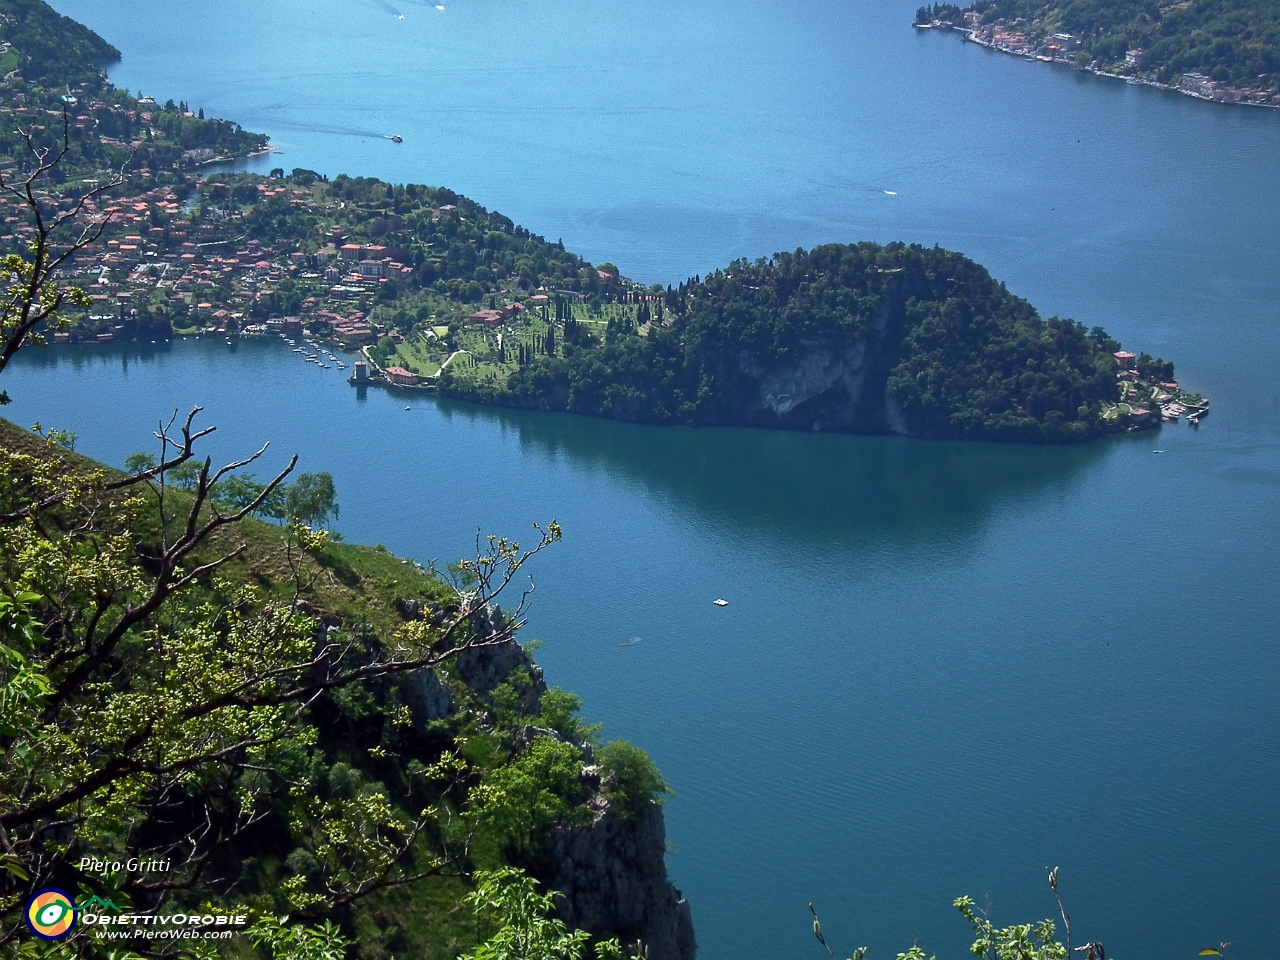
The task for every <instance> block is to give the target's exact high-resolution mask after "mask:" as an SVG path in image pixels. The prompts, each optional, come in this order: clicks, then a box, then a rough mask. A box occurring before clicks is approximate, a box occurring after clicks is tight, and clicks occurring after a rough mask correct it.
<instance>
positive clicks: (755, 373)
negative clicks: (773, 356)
mask: <svg viewBox="0 0 1280 960" xmlns="http://www.w3.org/2000/svg"><path fill="white" fill-rule="evenodd" d="M900 312H901V301H900V299H898V298H894V299H892V300H890V301H887V302H886V303H885V305H884V307H883V308H881V310H880V312H879V314H877V316H876V317H875V319H874V320H873V321H872V323H871V324H870V328H869V329H868V331H867V333H866V334H865V335H864V336H861V337H858V338H856V339H850V338H848V337H843V338H841V337H824V338H814V339H809V340H805V341H803V342H802V343H801V345H800V349H799V350H797V351H796V352H795V353H796V355H795V358H794V359H792V360H789V361H787V362H785V363H780V364H779V363H775V364H770V365H767V366H766V365H764V364H762V363H760V362H759V361H758V360H757V359H756V358H755V357H753V356H752V355H751V354H749V353H746V352H741V353H739V354H738V356H737V357H736V364H735V365H736V371H735V372H736V373H737V374H738V375H739V377H738V378H737V379H740V380H741V379H745V380H746V382H747V383H748V384H749V388H748V390H749V393H748V395H747V396H746V397H744V398H742V399H743V401H744V406H745V410H743V411H741V412H740V413H739V416H744V415H745V418H746V419H747V420H748V421H749V422H751V423H752V424H754V425H758V426H765V427H784V428H789V429H801V430H837V431H839V430H867V429H871V430H891V431H893V432H895V433H909V432H910V430H909V427H908V425H907V423H906V418H905V417H903V416H901V414H900V412H899V414H898V415H897V416H894V415H893V414H892V413H891V411H890V409H889V408H890V402H889V401H890V398H889V397H888V396H887V395H886V392H885V379H886V376H887V373H888V369H889V364H888V362H887V358H886V357H885V353H886V350H887V349H888V346H889V343H888V341H889V340H890V337H888V335H887V334H888V332H889V330H890V327H891V326H892V323H893V321H894V320H895V319H896V318H897V315H898V314H899V313H900Z"/></svg>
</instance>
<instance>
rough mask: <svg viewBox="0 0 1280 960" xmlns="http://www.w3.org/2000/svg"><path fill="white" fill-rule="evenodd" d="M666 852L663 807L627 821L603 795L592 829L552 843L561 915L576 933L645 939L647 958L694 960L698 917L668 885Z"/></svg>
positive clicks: (550, 879) (552, 874)
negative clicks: (575, 928)
mask: <svg viewBox="0 0 1280 960" xmlns="http://www.w3.org/2000/svg"><path fill="white" fill-rule="evenodd" d="M588 776H590V768H589V769H588ZM665 853H666V827H665V824H664V821H663V817H662V809H661V808H660V807H656V806H655V807H653V808H652V810H651V811H650V812H649V813H648V814H646V815H645V816H644V817H642V818H641V819H639V820H627V819H624V818H623V817H622V816H621V815H620V814H619V813H618V812H617V811H616V810H613V809H612V808H610V807H609V805H608V804H606V803H604V802H603V800H602V799H600V798H598V797H597V800H596V801H595V802H594V803H593V804H592V819H591V822H590V823H587V824H582V825H573V826H570V827H566V828H564V829H562V830H561V831H560V832H558V833H557V834H556V835H555V837H554V838H553V839H552V841H551V843H550V844H549V846H548V849H547V854H548V860H549V862H550V863H551V864H552V866H551V868H550V869H549V870H548V872H547V875H546V876H545V877H544V878H543V879H544V880H545V882H546V883H548V884H549V885H550V886H551V887H554V888H555V889H556V890H559V891H561V892H562V893H563V894H564V895H565V898H564V900H562V901H561V902H560V904H559V906H558V909H557V913H558V914H559V915H560V917H561V919H563V920H564V921H565V922H566V923H567V924H568V925H569V926H570V927H578V928H580V929H583V930H590V931H591V932H592V933H594V934H597V935H599V936H610V937H619V938H620V939H621V940H622V941H623V942H624V943H628V944H635V943H636V941H641V942H642V943H643V944H644V945H645V947H646V948H647V949H648V957H649V960H694V957H695V956H696V955H697V949H698V947H697V943H696V942H695V940H694V934H693V917H692V915H691V914H690V911H689V903H688V901H687V900H685V899H684V897H683V896H682V895H681V894H680V891H679V890H677V889H676V888H675V887H673V886H672V885H671V882H670V880H668V879H667V867H666V863H665V861H664V859H663V857H664V855H665Z"/></svg>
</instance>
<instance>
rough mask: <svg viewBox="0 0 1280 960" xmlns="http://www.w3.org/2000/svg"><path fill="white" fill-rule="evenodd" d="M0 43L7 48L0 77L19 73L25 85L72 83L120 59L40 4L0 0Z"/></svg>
mask: <svg viewBox="0 0 1280 960" xmlns="http://www.w3.org/2000/svg"><path fill="white" fill-rule="evenodd" d="M0 18H3V26H2V27H0V40H3V41H4V42H5V43H7V44H9V45H10V47H11V49H10V51H9V53H8V54H6V56H5V57H4V58H3V60H0V64H3V69H2V70H0V73H9V72H10V71H12V70H17V71H19V72H20V73H21V74H22V76H23V78H24V79H25V80H26V81H27V82H29V83H39V84H45V85H55V84H56V85H65V84H77V83H81V82H83V81H85V80H88V79H91V78H93V77H95V76H97V73H98V71H99V70H100V69H102V67H104V66H106V65H107V64H109V63H113V62H115V61H116V60H119V59H120V51H119V50H117V49H116V48H115V47H113V46H112V45H111V44H109V43H107V41H105V40H103V39H102V37H100V36H98V35H97V34H96V33H94V32H93V31H92V30H90V29H89V28H88V27H86V26H84V25H82V24H79V23H77V22H76V21H74V20H72V19H71V18H70V17H64V16H62V15H61V14H60V13H58V12H57V11H56V10H54V9H53V8H52V7H50V6H49V5H48V4H47V3H44V2H43V0H0Z"/></svg>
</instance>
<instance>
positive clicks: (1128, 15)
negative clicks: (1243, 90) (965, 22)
mask: <svg viewBox="0 0 1280 960" xmlns="http://www.w3.org/2000/svg"><path fill="white" fill-rule="evenodd" d="M934 9H935V8H931V7H922V8H921V14H922V15H924V14H926V13H929V12H931V11H933V10H934ZM936 9H937V10H939V11H941V13H942V16H941V17H940V18H941V19H952V20H958V19H959V17H958V16H957V14H959V15H963V12H964V11H965V10H973V11H976V12H977V13H979V14H980V15H981V18H982V20H983V21H984V22H991V21H994V20H1002V21H1005V22H1012V21H1015V20H1019V19H1021V20H1025V21H1026V24H1025V27H1026V28H1028V29H1029V30H1030V31H1031V33H1032V34H1034V35H1046V36H1051V35H1052V34H1055V33H1069V34H1072V35H1074V36H1076V37H1078V38H1079V39H1080V41H1081V51H1082V54H1083V59H1084V60H1085V62H1088V61H1090V60H1093V61H1097V62H1098V63H1099V64H1112V63H1122V62H1123V61H1124V59H1125V53H1126V52H1127V51H1129V50H1141V51H1142V56H1141V59H1140V60H1139V62H1138V64H1137V67H1138V69H1139V70H1140V71H1142V72H1143V73H1149V74H1151V75H1153V76H1154V77H1155V78H1156V79H1158V80H1161V81H1163V82H1169V81H1172V80H1174V79H1175V78H1177V77H1178V76H1180V75H1182V74H1187V73H1201V74H1205V75H1206V76H1208V77H1209V78H1210V79H1212V80H1216V81H1218V82H1221V83H1229V84H1232V85H1233V86H1237V87H1252V88H1258V89H1263V90H1271V91H1274V90H1280V0H1182V2H1169V3H1160V2H1157V0H1050V2H1048V3H1045V2H1044V0H995V2H991V0H978V2H977V3H975V4H973V5H972V6H969V7H964V8H959V7H954V6H952V5H950V4H946V5H940V6H938V7H937V8H936Z"/></svg>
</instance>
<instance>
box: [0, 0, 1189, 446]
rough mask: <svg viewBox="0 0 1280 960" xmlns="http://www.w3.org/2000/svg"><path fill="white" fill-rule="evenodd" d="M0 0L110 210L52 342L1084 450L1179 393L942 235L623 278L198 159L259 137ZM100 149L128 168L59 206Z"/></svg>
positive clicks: (439, 200) (501, 400)
mask: <svg viewBox="0 0 1280 960" xmlns="http://www.w3.org/2000/svg"><path fill="white" fill-rule="evenodd" d="M3 3H5V4H7V5H8V9H9V10H10V11H15V12H12V13H11V14H10V16H13V17H15V18H16V19H15V22H17V21H20V22H21V23H22V24H23V25H24V26H23V29H22V31H19V32H14V33H13V34H12V40H11V41H10V40H9V39H6V42H8V43H11V46H10V47H9V49H8V53H7V54H6V56H9V57H10V59H11V60H12V61H13V62H14V63H15V64H18V68H17V69H16V70H15V72H14V75H12V76H10V77H9V78H8V79H6V80H5V81H4V82H3V84H2V85H0V90H2V91H3V96H4V104H3V106H0V113H4V114H8V115H10V119H12V120H16V121H18V123H19V124H22V123H25V124H27V126H26V127H25V128H24V129H25V130H26V132H27V133H28V134H29V135H31V136H32V137H33V138H34V140H35V141H36V142H38V143H45V144H51V143H54V142H56V141H57V139H58V138H59V136H61V135H62V134H63V133H64V132H65V133H66V135H67V136H68V138H69V142H70V145H71V148H70V149H69V151H68V153H67V156H66V157H65V158H64V160H63V161H62V162H61V163H60V164H59V166H58V168H57V170H56V171H54V172H53V173H52V174H51V175H50V177H49V178H48V180H49V182H48V184H47V186H46V187H45V188H44V189H45V190H46V191H47V199H48V202H49V203H50V204H51V205H52V206H53V207H54V208H56V209H68V208H71V207H73V205H75V204H77V203H81V207H80V208H78V209H77V217H78V219H79V220H81V221H85V222H92V221H93V220H94V219H95V218H96V219H97V220H98V221H101V222H104V223H105V226H106V229H105V233H104V235H103V237H102V238H101V240H102V242H101V243H99V244H97V245H95V246H93V247H91V248H88V249H85V250H83V251H80V252H79V253H78V255H77V256H76V257H74V258H73V259H71V260H70V261H68V263H67V264H66V265H65V266H64V268H63V270H62V275H63V276H65V277H66V278H67V279H69V280H70V281H71V282H73V283H74V284H75V285H76V286H77V287H79V288H80V289H81V290H82V291H83V293H84V294H85V296H86V297H87V298H88V299H87V300H86V301H85V303H86V305H85V306H84V307H83V308H82V309H78V310H72V311H71V312H70V314H69V316H70V323H69V325H68V326H67V327H66V328H65V329H62V330H59V331H57V332H55V333H54V335H53V339H54V340H55V341H71V342H75V341H86V340H91V341H94V342H101V341H111V340H162V339H168V338H170V337H172V336H174V335H175V334H176V335H208V334H217V335H221V336H266V335H283V336H293V335H300V334H302V333H303V331H306V332H307V333H308V334H309V335H312V336H315V337H323V338H328V339H331V340H334V341H337V342H339V343H342V344H344V345H346V346H348V347H353V348H354V347H361V348H363V349H364V351H365V355H366V357H367V359H368V361H369V362H370V364H371V368H372V378H371V379H372V380H373V381H374V382H382V383H386V384H388V385H394V386H397V387H404V388H417V389H429V390H432V391H436V392H438V393H440V394H441V395H445V396H453V397H459V398H465V399H469V400H474V401H476V402H480V403H494V404H504V405H511V406H524V407H531V408H536V409H543V410H563V411H569V412H573V413H581V414H589V415H594V416H605V417H613V418H617V419H623V420H630V421H635V422H642V423H655V424H689V425H699V426H714V425H734V424H736V425H751V426H765V427H780V428H787V429H800V430H819V431H823V430H838V431H858V432H883V431H889V432H896V433H900V434H905V435H908V436H914V437H926V438H933V439H970V440H1001V441H1015V442H1033V443H1044V442H1071V441H1083V440H1088V439H1091V438H1093V437H1097V436H1099V435H1102V434H1104V433H1108V432H1114V431H1118V430H1128V429H1134V428H1138V427H1143V426H1147V425H1151V424H1155V423H1158V422H1159V421H1160V419H1161V417H1162V416H1165V415H1168V411H1169V410H1170V409H1191V408H1194V405H1195V404H1197V403H1200V402H1201V401H1200V398H1198V397H1187V396H1184V395H1182V394H1181V393H1179V392H1178V390H1177V388H1176V384H1175V385H1172V386H1164V385H1162V384H1172V382H1173V381H1172V364H1170V363H1167V362H1165V361H1155V360H1153V359H1151V358H1149V357H1146V356H1145V355H1142V356H1140V357H1133V358H1132V362H1129V361H1125V360H1124V359H1123V358H1124V357H1127V356H1130V355H1129V354H1126V353H1125V352H1124V351H1122V350H1121V345H1120V344H1119V343H1118V342H1116V341H1115V340H1113V339H1111V338H1110V337H1109V336H1107V334H1106V333H1105V332H1104V331H1102V330H1101V329H1098V328H1094V329H1092V330H1086V329H1085V328H1084V327H1082V326H1081V325H1079V324H1077V323H1074V322H1072V321H1069V320H1061V319H1058V318H1050V319H1048V320H1045V319H1042V318H1041V317H1040V316H1039V315H1038V314H1037V313H1036V311H1035V310H1034V308H1033V307H1031V305H1030V304H1028V303H1027V302H1026V301H1025V300H1023V299H1021V298H1019V297H1017V296H1015V295H1013V294H1011V293H1010V292H1009V291H1008V290H1007V289H1005V287H1004V285H1003V284H1001V283H999V282H997V281H995V280H994V279H993V278H992V277H991V276H990V275H989V274H988V273H987V271H986V270H984V269H983V268H982V267H981V266H979V265H978V264H976V263H974V262H972V261H971V260H968V259H967V258H965V257H964V256H962V255H960V254H958V253H952V252H949V251H944V250H941V249H936V248H935V249H929V248H925V247H920V246H915V245H905V244H901V243H891V244H888V245H885V246H879V245H876V244H871V243H860V244H853V245H840V244H833V245H827V246H822V247H817V248H815V249H813V250H807V251H806V250H796V251H794V252H789V253H779V254H776V255H775V256H773V257H772V258H771V259H769V260H756V261H746V260H743V261H738V262H735V263H733V264H731V265H729V266H728V267H726V268H724V269H722V270H718V271H716V272H715V273H713V274H710V275H708V276H706V277H702V276H698V277H693V278H690V279H689V280H687V281H684V282H681V283H679V284H675V285H667V286H662V285H643V284H639V283H636V282H634V281H631V280H629V279H627V278H626V277H625V276H624V275H623V273H622V272H621V271H620V270H619V268H618V267H616V266H614V265H613V264H610V263H605V264H591V263H588V262H587V261H586V260H584V259H583V258H581V257H579V256H576V255H574V254H573V253H571V252H569V251H567V250H566V249H565V247H564V244H563V243H562V242H559V241H556V242H551V241H548V240H547V239H545V238H543V237H541V236H539V235H537V234H535V233H533V232H532V231H530V230H528V229H526V228H525V227H522V226H520V225H518V224H516V223H514V222H513V221H511V220H510V219H509V218H507V217H504V216H502V215H501V214H499V213H497V212H494V211H490V210H487V209H485V208H484V207H482V206H481V205H479V204H477V203H475V202H473V201H471V200H469V199H467V198H465V197H462V196H459V195H458V194H456V193H454V192H452V191H450V190H448V189H446V188H440V187H427V186H420V185H414V184H405V185H393V184H388V183H383V182H381V181H378V180H375V179H368V178H359V177H357V178H352V177H347V176H339V177H336V178H334V179H333V180H329V179H328V178H327V177H324V176H322V175H320V174H318V173H315V172H312V171H308V170H303V169H295V170H293V171H292V172H291V173H286V172H285V171H284V170H283V169H277V170H275V171H273V172H272V174H271V175H270V176H268V177H262V176H257V175H252V174H245V173H239V174H234V173H229V172H219V173H203V172H202V169H201V168H202V165H203V164H204V163H206V162H207V160H208V159H209V157H210V156H213V155H220V154H222V153H224V152H225V153H230V154H238V155H244V154H247V153H251V152H256V151H261V150H263V149H267V148H268V145H267V140H266V138H265V137H263V136H261V135H259V134H253V133H250V132H247V131H244V130H242V129H241V128H240V127H239V126H238V125H236V124H234V123H231V122H229V121H223V120H216V119H212V118H205V117H204V116H203V114H202V111H200V109H199V108H198V107H197V108H196V109H195V110H193V109H191V107H190V106H189V105H188V104H186V103H182V102H177V103H175V102H174V101H172V100H168V101H166V102H164V103H163V104H160V103H157V102H156V101H154V100H152V99H150V98H143V99H137V98H134V97H132V96H130V95H128V94H127V93H125V92H123V91H119V90H116V89H115V88H113V87H112V86H111V85H110V84H109V83H107V82H106V81H105V80H104V79H103V77H102V76H101V75H100V74H99V73H98V72H97V71H98V69H99V62H100V61H101V60H102V59H103V58H110V57H112V56H114V55H115V53H114V50H113V49H112V48H111V47H110V46H109V45H108V44H106V43H105V42H104V41H102V40H101V39H100V38H98V37H97V36H96V35H95V34H93V33H92V32H91V31H88V30H87V29H86V28H84V27H82V26H80V25H79V24H76V23H74V21H70V20H68V19H66V18H61V17H58V15H57V14H55V13H53V12H52V11H51V10H49V9H48V8H47V6H46V5H45V4H44V3H43V2H41V0H3ZM18 14H21V16H18ZM12 26H13V24H7V25H6V29H9V28H10V27H12ZM62 34H65V35H66V36H67V37H68V40H67V42H66V43H65V44H63V45H61V46H59V45H58V44H55V43H52V41H51V40H50V39H49V38H50V37H56V36H59V35H62ZM5 36H6V38H8V37H9V34H8V33H6V35H5ZM23 44H25V45H26V48H25V49H26V50H28V51H36V52H35V53H31V52H25V53H24V47H23V46H22V45H23ZM50 47H57V49H58V50H59V51H60V52H59V53H58V55H57V56H56V57H54V58H53V59H42V58H43V57H44V56H45V55H44V54H43V53H42V52H41V51H44V50H46V49H47V48H50ZM64 117H65V118H66V129H65V131H64V129H63V124H62V121H63V118H64ZM37 120H38V121H39V122H38V123H37V122H36V121H37ZM8 136H9V139H7V140H4V141H2V142H0V149H3V150H5V151H6V152H7V154H8V155H9V156H10V158H11V159H10V160H9V161H8V163H9V164H10V165H11V166H12V167H13V168H16V169H17V170H21V169H22V168H23V164H24V163H26V162H27V160H24V159H23V158H24V156H27V154H26V153H25V151H26V144H25V143H24V142H23V138H22V137H21V136H18V135H16V134H12V133H11V134H9V135H8ZM28 159H29V157H28ZM117 163H120V164H122V165H123V166H124V167H125V168H126V169H127V175H126V177H125V179H124V181H123V182H122V183H121V184H120V185H118V186H115V187H113V188H112V189H111V190H109V191H106V192H105V193H99V194H96V195H94V196H92V197H91V198H90V199H89V200H87V201H84V202H81V200H80V198H83V197H85V196H86V195H87V194H89V193H91V192H92V191H94V190H97V189H99V186H100V184H101V182H102V180H103V178H104V177H107V176H108V175H109V174H110V173H111V170H112V169H113V167H114V165H115V164H117ZM0 203H3V204H4V205H5V206H4V208H3V212H5V213H8V214H10V215H9V216H6V217H5V224H6V226H7V227H8V229H9V230H10V231H12V232H7V233H6V234H5V235H4V236H0V243H6V244H17V245H21V244H22V243H23V242H24V241H26V240H28V239H29V238H30V236H31V235H32V234H31V231H32V230H33V226H32V224H30V223H28V222H24V219H25V218H24V216H21V215H15V214H22V211H21V210H20V209H18V207H19V206H20V204H19V203H18V202H17V201H16V200H14V199H13V198H3V199H0ZM1117 358H1120V360H1119V362H1117ZM1174 404H1181V405H1182V406H1181V407H1180V408H1175V407H1174V406H1173V405H1174Z"/></svg>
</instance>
